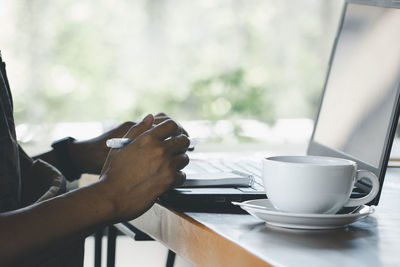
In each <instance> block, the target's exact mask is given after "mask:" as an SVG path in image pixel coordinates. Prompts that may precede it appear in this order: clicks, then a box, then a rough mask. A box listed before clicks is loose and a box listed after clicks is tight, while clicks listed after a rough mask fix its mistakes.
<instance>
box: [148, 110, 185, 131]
mask: <svg viewBox="0 0 400 267" xmlns="http://www.w3.org/2000/svg"><path fill="white" fill-rule="evenodd" d="M166 120H171V117H170V116H168V115H167V114H165V113H164V112H161V113H158V114H157V115H155V116H154V124H156V125H157V124H160V123H162V122H163V121H166ZM178 126H179V128H178V130H177V134H184V135H186V136H189V134H188V132H187V131H186V130H185V129H184V128H183V127H182V126H181V125H179V124H178Z"/></svg>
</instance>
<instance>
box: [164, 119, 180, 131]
mask: <svg viewBox="0 0 400 267" xmlns="http://www.w3.org/2000/svg"><path fill="white" fill-rule="evenodd" d="M165 124H166V125H167V126H168V127H169V128H171V130H173V131H175V130H178V128H179V125H178V124H177V123H176V122H175V121H174V120H171V119H168V120H167V121H166V122H165Z"/></svg>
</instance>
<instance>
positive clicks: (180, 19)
mask: <svg viewBox="0 0 400 267" xmlns="http://www.w3.org/2000/svg"><path fill="white" fill-rule="evenodd" d="M342 5H343V2H342V1H335V0H324V1H319V0H302V1H272V0H202V1H200V0H194V1H184V0H135V1H127V0H80V1H77V0H55V1H44V0H1V1H0V32H1V38H0V49H1V51H2V52H3V57H4V59H5V60H6V62H7V64H8V65H7V66H8V73H9V79H10V82H11V86H12V91H13V96H14V102H15V117H16V121H17V123H20V124H21V123H22V124H32V125H44V124H49V125H50V124H52V123H56V122H92V121H97V122H104V121H109V120H113V121H124V120H137V119H139V118H140V117H141V116H143V115H144V114H145V113H155V112H159V111H164V112H166V113H168V114H169V115H171V116H173V117H174V118H177V119H178V120H184V121H188V120H189V121H191V120H200V121H208V122H210V123H211V124H213V123H217V122H218V121H221V120H225V121H230V122H232V123H233V125H234V126H233V131H234V134H235V135H236V136H237V137H238V138H239V139H240V137H241V133H243V132H244V131H245V129H242V128H241V126H240V125H241V124H240V123H236V122H239V121H241V120H256V121H259V122H261V123H265V124H266V125H274V124H275V123H276V122H277V120H278V119H282V118H288V119H293V118H299V119H303V118H308V119H313V118H314V116H315V112H316V111H317V108H318V103H319V99H320V94H321V90H322V87H323V82H324V79H325V74H326V70H327V63H328V59H329V55H330V51H331V48H332V45H333V40H334V37H335V34H336V30H337V26H338V21H339V16H340V12H341V8H342ZM194 135H195V134H194ZM241 140H246V138H244V139H243V138H242V139H241Z"/></svg>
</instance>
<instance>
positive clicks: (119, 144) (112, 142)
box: [106, 138, 197, 150]
mask: <svg viewBox="0 0 400 267" xmlns="http://www.w3.org/2000/svg"><path fill="white" fill-rule="evenodd" d="M133 140H134V139H131V138H111V139H108V140H107V141H106V146H107V147H109V148H123V147H124V146H126V145H128V144H130V143H131V142H132V141H133ZM189 140H190V144H189V147H188V150H193V149H194V147H195V146H196V144H197V140H196V139H194V138H189Z"/></svg>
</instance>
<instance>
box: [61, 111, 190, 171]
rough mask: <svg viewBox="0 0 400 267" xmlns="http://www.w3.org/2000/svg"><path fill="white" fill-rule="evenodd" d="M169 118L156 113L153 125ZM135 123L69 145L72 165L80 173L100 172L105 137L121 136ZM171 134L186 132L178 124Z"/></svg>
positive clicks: (105, 149)
mask: <svg viewBox="0 0 400 267" xmlns="http://www.w3.org/2000/svg"><path fill="white" fill-rule="evenodd" d="M166 120H171V118H170V117H169V116H168V115H166V114H165V113H158V114H157V115H155V116H154V120H153V125H152V127H153V126H156V125H158V124H160V123H163V122H164V121H166ZM135 125H136V122H133V121H127V122H124V123H123V124H121V125H119V126H118V127H116V128H114V129H112V130H110V131H108V132H105V133H103V134H102V135H100V136H98V137H95V138H92V139H89V140H84V141H77V142H74V143H73V144H71V145H70V149H69V152H70V158H71V160H72V161H73V162H72V165H73V166H74V167H75V168H76V169H77V170H79V171H80V172H81V173H91V174H100V171H101V169H102V167H103V164H104V162H105V160H106V158H107V155H108V152H109V151H110V148H108V147H107V146H106V141H107V139H110V138H121V137H123V136H124V135H125V134H126V133H127V131H128V130H129V129H131V128H132V127H133V126H135ZM177 125H178V128H177V129H176V132H175V133H174V134H173V136H177V135H180V134H184V135H186V136H188V133H187V132H186V131H185V130H184V129H183V128H182V127H181V126H180V125H179V124H177Z"/></svg>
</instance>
